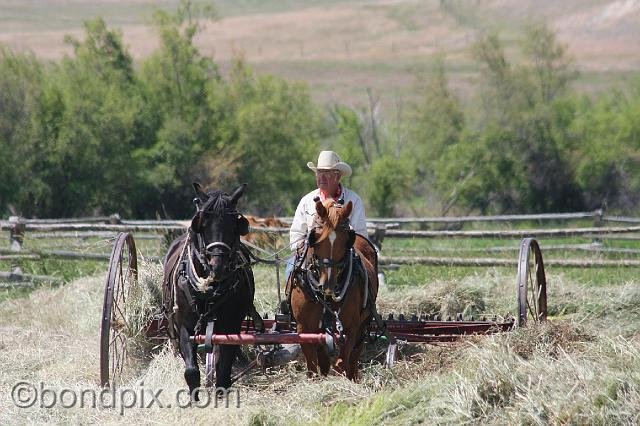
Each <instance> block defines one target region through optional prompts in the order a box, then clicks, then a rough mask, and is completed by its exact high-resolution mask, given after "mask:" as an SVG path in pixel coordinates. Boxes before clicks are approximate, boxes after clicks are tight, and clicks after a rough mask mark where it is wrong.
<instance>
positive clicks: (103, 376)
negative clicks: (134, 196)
mask: <svg viewBox="0 0 640 426" xmlns="http://www.w3.org/2000/svg"><path fill="white" fill-rule="evenodd" d="M137 280H138V258H137V256H136V244H135V242H134V240H133V236H132V235H131V234H129V233H124V232H122V233H120V234H118V236H117V237H116V240H115V243H114V245H113V251H112V252H111V259H110V260H109V272H108V274H107V281H106V283H105V287H104V302H103V305H102V321H101V330H100V385H101V386H113V385H115V384H116V383H117V382H118V381H120V380H121V379H122V374H123V372H124V368H125V364H126V359H127V337H128V333H129V331H130V330H128V324H127V306H126V303H127V299H128V298H129V290H130V288H131V287H132V286H133V285H135V283H136V281H137Z"/></svg>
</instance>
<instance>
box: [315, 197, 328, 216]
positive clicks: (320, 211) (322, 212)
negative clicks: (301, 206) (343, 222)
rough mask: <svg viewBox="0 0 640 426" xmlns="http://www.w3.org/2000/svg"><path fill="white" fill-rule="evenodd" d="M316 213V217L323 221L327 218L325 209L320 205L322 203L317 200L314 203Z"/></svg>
mask: <svg viewBox="0 0 640 426" xmlns="http://www.w3.org/2000/svg"><path fill="white" fill-rule="evenodd" d="M316 213H318V217H319V218H321V219H324V218H326V217H327V209H326V208H325V207H324V205H323V204H322V201H320V199H319V198H318V200H317V201H316Z"/></svg>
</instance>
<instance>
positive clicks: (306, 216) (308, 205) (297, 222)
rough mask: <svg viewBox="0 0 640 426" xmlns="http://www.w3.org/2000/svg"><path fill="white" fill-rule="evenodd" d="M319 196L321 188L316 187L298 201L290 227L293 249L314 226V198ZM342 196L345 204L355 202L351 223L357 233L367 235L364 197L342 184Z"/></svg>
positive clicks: (350, 217)
mask: <svg viewBox="0 0 640 426" xmlns="http://www.w3.org/2000/svg"><path fill="white" fill-rule="evenodd" d="M319 196H320V190H319V189H315V190H313V191H311V192H310V193H308V194H307V195H305V196H304V197H302V199H301V200H300V203H298V207H297V208H296V214H295V216H293V223H291V228H290V229H289V244H290V245H291V250H295V249H296V248H297V247H298V244H299V243H300V241H303V240H304V239H305V238H306V236H307V232H308V230H309V229H310V228H311V227H312V226H313V216H314V215H315V214H316V203H315V201H313V199H314V198H315V197H319ZM340 198H341V199H343V200H344V205H347V203H348V202H349V201H351V202H352V203H353V209H352V210H351V214H350V215H349V223H350V224H351V227H352V228H353V230H354V231H356V233H357V234H360V235H363V236H365V237H367V218H366V216H365V214H364V203H363V202H362V199H360V197H359V196H358V194H356V193H355V192H353V191H350V190H349V189H347V188H345V187H344V186H342V194H341V195H340Z"/></svg>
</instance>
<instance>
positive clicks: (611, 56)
mask: <svg viewBox="0 0 640 426" xmlns="http://www.w3.org/2000/svg"><path fill="white" fill-rule="evenodd" d="M176 3H177V2H176V1H169V0H165V1H156V2H151V1H143V0H100V1H97V2H91V5H87V4H86V3H83V2H79V1H77V0H75V1H69V0H67V1H65V0H49V1H46V2H35V1H26V2H17V1H14V0H0V10H2V11H5V12H6V13H5V17H4V18H3V19H0V42H3V43H6V44H7V45H9V46H10V47H11V48H13V49H17V50H31V51H33V52H35V54H36V55H38V56H40V57H42V58H48V59H59V58H61V57H62V56H64V55H65V54H70V53H71V52H70V49H69V48H68V47H67V46H65V44H64V42H63V38H64V34H73V35H75V36H81V35H82V30H81V22H82V21H83V20H84V19H88V18H91V17H94V16H98V15H100V16H104V17H105V19H107V21H108V22H109V23H110V24H111V25H113V26H116V27H119V28H121V29H122V31H123V34H124V38H125V41H126V44H127V45H128V46H129V48H130V50H131V52H132V53H133V55H134V56H135V57H136V58H138V59H139V58H144V57H145V56H147V55H149V54H150V53H151V52H152V51H153V50H154V49H155V48H156V47H157V39H156V37H155V36H154V33H153V30H152V29H151V28H150V27H149V26H148V25H147V23H148V17H149V16H150V13H151V8H150V5H151V4H157V5H159V6H161V7H171V6H172V5H175V4H176ZM217 5H218V9H219V12H220V14H221V16H222V18H221V19H220V20H218V21H216V22H209V23H208V24H207V26H206V29H205V30H204V32H203V33H202V34H201V35H200V36H199V37H198V41H197V43H198V45H199V46H200V47H201V49H202V52H203V53H204V54H206V55H210V56H213V57H214V58H216V59H217V60H218V61H219V63H220V64H221V65H222V67H223V69H225V67H226V66H227V65H228V63H229V61H230V60H231V59H232V58H233V57H234V55H238V54H242V55H243V56H244V57H245V58H246V60H247V61H248V62H249V63H250V64H252V65H253V66H254V67H255V68H256V69H257V70H258V71H259V72H271V73H276V74H279V75H282V76H284V77H287V78H290V79H293V80H301V81H306V82H308V83H309V85H310V86H311V89H312V92H313V93H314V96H315V97H316V99H318V100H320V101H322V102H327V103H333V102H346V103H349V104H353V103H362V102H363V101H364V99H366V89H367V88H372V89H373V90H374V91H375V92H376V93H379V94H381V95H382V96H383V97H384V98H385V100H386V103H394V102H397V101H399V100H402V99H404V98H405V97H410V96H411V90H412V87H413V84H414V81H415V78H414V75H415V72H416V71H419V70H424V69H428V67H429V66H430V63H431V61H432V59H433V57H434V55H435V54H440V53H443V54H444V55H445V56H446V61H447V64H448V67H449V69H450V75H451V78H452V81H453V83H454V85H455V87H456V88H457V90H458V91H459V92H460V93H461V94H463V95H464V94H467V93H469V90H470V87H471V86H472V82H473V78H474V75H475V73H476V65H475V64H474V63H473V62H472V61H471V58H470V56H469V53H468V47H469V46H470V44H471V43H472V42H473V41H474V40H475V38H476V37H477V35H478V34H480V33H481V32H483V31H486V30H487V29H499V30H500V31H501V34H503V36H504V37H505V39H506V40H507V44H508V45H509V44H511V43H512V42H513V41H514V40H515V39H517V38H518V37H520V34H519V32H518V31H519V28H520V27H521V26H522V25H523V23H524V22H527V21H530V20H537V19H541V18H545V19H547V21H548V22H549V23H550V25H551V26H552V27H553V28H554V29H555V30H556V31H557V32H558V37H559V38H560V40H562V41H563V42H564V43H566V44H567V46H568V51H569V54H570V56H572V57H573V58H575V62H576V66H577V68H578V69H579V70H580V71H581V72H582V78H581V80H580V82H579V84H580V86H581V88H583V89H584V90H588V91H597V90H601V89H603V88H606V87H610V86H611V85H613V84H615V83H616V82H618V81H619V80H620V79H622V78H625V77H626V76H628V75H629V74H632V73H635V72H637V71H638V70H640V43H638V42H637V40H640V25H639V24H640V1H638V0H617V1H611V0H590V1H587V2H585V1H567V2H554V1H550V0H549V1H547V0H545V1H534V0H519V1H516V2H514V1H506V0H485V1H482V0H477V1H475V2H471V1H461V0H449V1H435V0H428V1H414V0H394V1H375V0H369V1H323V2H310V1H301V2H289V1H282V2H277V1H265V2H260V3H256V2H249V1H238V2H232V1H220V2H218V3H217Z"/></svg>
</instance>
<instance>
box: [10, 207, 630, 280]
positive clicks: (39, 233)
mask: <svg viewBox="0 0 640 426" xmlns="http://www.w3.org/2000/svg"><path fill="white" fill-rule="evenodd" d="M279 219H281V220H284V221H285V222H287V220H288V221H289V222H290V220H291V218H279ZM583 219H593V224H594V226H593V227H580V228H556V229H544V228H540V229H508V230H444V231H438V230H408V229H396V228H398V227H400V226H401V225H406V224H417V225H429V224H436V223H440V224H454V223H462V224H464V223H472V222H478V223H487V222H501V221H502V222H516V221H547V220H550V221H561V220H583ZM607 223H619V224H629V226H606V225H607ZM189 224H190V221H188V220H132V219H122V218H120V217H119V216H118V215H111V216H102V217H93V218H72V219H23V218H19V217H11V218H10V219H9V220H0V231H5V232H8V233H9V238H10V241H11V247H10V249H8V250H7V249H4V250H2V249H0V261H10V262H14V263H15V262H20V261H22V260H31V261H34V260H39V259H44V258H60V259H68V260H73V259H75V260H101V261H102V260H108V259H109V255H108V254H107V253H90V252H88V251H65V250H57V249H53V250H52V249H46V250H45V249H42V250H28V249H27V250H25V249H23V247H22V245H23V242H24V240H25V238H27V239H44V238H55V239H58V238H77V239H89V238H102V239H110V238H114V237H115V235H116V234H117V233H118V232H135V233H136V236H135V237H136V238H137V239H155V240H162V239H164V238H165V237H166V236H167V234H168V233H172V232H182V231H185V230H186V229H187V227H188V226H189ZM636 224H640V218H634V217H623V216H608V215H606V214H604V212H603V211H602V210H595V211H592V212H578V213H547V214H529V215H496V216H462V217H410V218H371V219H369V220H368V225H369V228H368V231H369V235H370V237H371V238H372V239H374V240H375V242H376V243H378V245H380V244H381V243H382V242H383V240H384V239H386V238H410V239H436V238H457V239H464V238H469V239H481V238H485V239H510V238H524V237H536V238H554V237H571V236H580V237H584V238H593V239H595V240H597V241H604V240H607V239H619V240H628V241H634V240H635V241H637V240H640V225H636ZM250 231H251V232H266V233H272V234H279V235H286V234H287V233H288V232H289V229H288V228H286V227H283V228H273V227H251V228H250ZM52 248H55V247H52ZM544 248H545V247H544V246H543V249H544ZM548 248H549V249H550V250H554V251H556V250H563V249H564V250H566V251H571V250H573V251H577V250H580V251H589V252H594V253H596V254H598V255H599V254H609V253H610V254H614V255H615V254H623V255H638V254H640V250H638V249H633V248H628V247H624V248H611V247H602V246H601V244H599V243H598V244H593V243H589V244H573V245H571V244H565V245H556V246H551V245H549V246H548ZM89 250H90V249H89ZM512 250H513V251H515V250H517V248H515V247H514V248H509V247H501V248H495V247H494V248H486V249H483V248H473V249H464V248H459V249H458V248H446V249H442V248H433V250H432V253H438V252H439V253H451V254H458V253H463V252H466V253H467V254H468V255H471V256H474V255H473V254H472V253H474V252H475V253H481V252H485V253H487V254H489V255H491V253H499V252H505V251H512ZM411 251H412V250H411V249H409V250H405V251H403V254H408V253H410V252H411ZM423 253H424V252H423ZM476 256H477V255H476ZM145 258H146V259H148V260H152V261H154V260H158V259H159V258H160V257H159V256H145ZM380 263H381V264H382V265H386V266H389V265H404V264H422V265H443V266H515V265H516V261H515V260H511V259H497V258H475V257H466V258H465V257H460V256H449V257H430V256H420V255H417V256H415V257H407V256H399V257H393V256H384V255H382V256H381V257H380ZM545 264H546V265H548V266H552V267H553V266H559V267H580V268H584V267H640V260H634V259H621V260H608V259H548V260H547V259H545ZM58 280H59V279H58V278H55V277H48V276H38V275H26V274H17V273H15V272H0V281H10V282H11V283H21V282H22V283H23V282H39V281H51V282H55V281H58ZM3 286H5V285H4V284H0V287H3Z"/></svg>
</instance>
